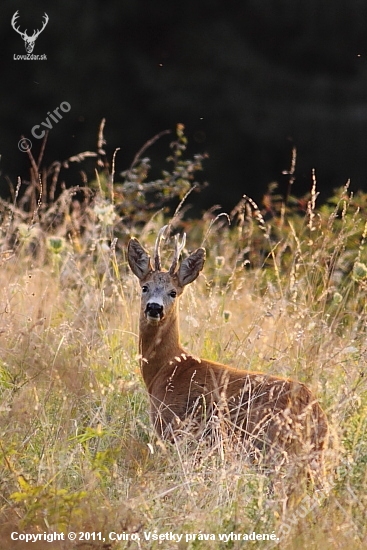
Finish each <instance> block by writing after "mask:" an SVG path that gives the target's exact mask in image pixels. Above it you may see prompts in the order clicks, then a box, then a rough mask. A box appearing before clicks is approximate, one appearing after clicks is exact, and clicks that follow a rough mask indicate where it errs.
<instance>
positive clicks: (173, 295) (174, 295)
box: [169, 290, 177, 298]
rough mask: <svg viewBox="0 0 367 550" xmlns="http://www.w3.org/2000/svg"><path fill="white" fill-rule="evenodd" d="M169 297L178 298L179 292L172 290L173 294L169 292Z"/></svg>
mask: <svg viewBox="0 0 367 550" xmlns="http://www.w3.org/2000/svg"><path fill="white" fill-rule="evenodd" d="M169 295H170V296H171V298H176V296H177V292H176V291H175V290H171V292H169Z"/></svg>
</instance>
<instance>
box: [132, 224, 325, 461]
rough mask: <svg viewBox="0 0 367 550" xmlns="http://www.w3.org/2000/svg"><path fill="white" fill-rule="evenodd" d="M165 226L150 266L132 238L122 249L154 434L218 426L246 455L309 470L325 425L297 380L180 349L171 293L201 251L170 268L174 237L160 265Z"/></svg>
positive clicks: (318, 457) (179, 288)
mask: <svg viewBox="0 0 367 550" xmlns="http://www.w3.org/2000/svg"><path fill="white" fill-rule="evenodd" d="M166 230H167V226H165V227H163V228H162V229H161V230H160V232H159V234H158V237H157V240H156V244H155V249H154V267H153V265H152V262H151V259H150V256H149V254H148V253H147V251H146V250H145V249H144V248H143V247H142V246H141V245H140V243H139V241H138V240H136V239H135V238H132V239H131V240H130V241H129V244H128V254H127V257H128V262H129V265H130V268H131V270H132V271H133V273H134V274H135V275H136V276H137V277H138V279H139V280H140V285H141V291H142V297H141V310H140V325H139V352H140V357H141V370H142V375H143V378H144V382H145V385H146V387H147V390H148V393H149V398H150V416H151V420H152V423H153V425H154V427H155V429H156V431H157V432H158V433H159V435H160V436H161V437H163V438H169V439H174V438H175V437H176V436H177V435H178V434H180V433H182V432H184V431H186V432H187V431H189V432H191V433H192V432H193V431H194V432H195V433H197V435H199V436H201V437H202V436H213V430H214V427H215V425H217V426H218V424H219V425H220V426H221V428H220V429H221V430H222V433H225V434H226V437H230V438H231V439H234V438H236V439H237V440H238V441H240V442H241V444H242V445H243V446H244V448H245V449H246V450H247V451H249V455H250V456H251V457H252V458H254V457H256V455H259V451H262V450H264V451H265V458H266V457H268V456H269V455H270V456H272V457H274V458H275V457H277V463H278V464H279V460H280V461H281V462H282V463H283V462H287V461H288V456H292V455H293V456H296V457H297V460H301V456H303V460H304V461H305V463H307V464H308V466H309V467H310V468H311V469H312V470H319V469H320V467H321V468H322V463H323V451H324V448H325V446H326V440H327V433H328V423H327V419H326V416H325V413H324V412H323V410H322V409H321V407H320V405H319V404H318V403H317V401H315V399H314V397H313V396H312V394H311V392H310V390H309V389H308V388H307V387H306V386H305V385H304V384H302V383H300V382H296V381H293V380H290V379H286V378H280V377H278V376H271V375H269V374H265V373H260V372H250V371H245V370H240V369H236V368H232V367H229V366H226V365H222V364H220V363H215V362H212V361H207V360H205V359H199V358H197V357H193V356H192V355H190V354H189V353H187V352H186V351H184V349H183V348H182V347H181V344H180V338H179V327H178V298H179V297H180V296H181V294H182V292H183V290H184V287H185V286H186V285H188V284H189V283H192V282H193V281H194V280H195V279H196V278H197V277H198V275H199V273H200V271H201V270H202V269H203V266H204V262H205V250H204V248H198V249H197V250H195V251H194V252H192V253H191V254H190V255H189V256H188V257H187V258H185V259H184V260H183V261H182V263H181V265H180V266H179V267H178V262H179V257H180V254H181V252H182V250H183V248H184V246H185V240H186V236H185V234H184V235H183V238H182V242H181V243H179V242H178V238H177V236H176V238H175V252H174V258H173V262H172V265H171V267H170V268H169V270H168V271H164V270H162V268H161V259H160V242H161V240H162V238H164V237H163V233H164V232H165V231H166ZM213 418H214V420H213ZM223 430H224V432H223ZM312 464H313V466H312Z"/></svg>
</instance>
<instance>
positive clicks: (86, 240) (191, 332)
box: [0, 135, 367, 550]
mask: <svg viewBox="0 0 367 550" xmlns="http://www.w3.org/2000/svg"><path fill="white" fill-rule="evenodd" d="M180 140H181V150H183V149H184V147H183V144H184V141H183V140H184V138H183V135H179V139H178V144H180ZM176 145H177V144H176ZM178 150H179V147H177V148H176V153H177V155H176V157H174V158H173V161H172V162H173V165H174V168H173V170H172V171H171V172H170V173H169V174H168V172H166V173H165V174H164V177H163V180H162V181H155V182H154V185H153V183H151V182H149V181H148V180H147V174H148V172H149V170H148V168H149V161H148V159H146V158H142V157H140V158H137V159H135V163H134V166H133V167H131V168H130V170H129V171H128V172H127V174H126V180H125V182H123V183H121V184H120V185H117V184H116V185H114V184H113V182H111V180H110V179H109V178H108V177H107V176H106V175H105V174H103V173H101V174H100V176H99V177H98V178H97V180H96V181H95V182H92V183H91V184H90V185H89V184H86V185H85V186H84V187H83V188H82V187H81V188H77V187H75V188H73V189H71V190H63V191H62V192H61V193H60V194H59V196H58V197H56V195H55V196H54V195H52V193H51V187H50V186H49V187H48V189H46V183H45V182H46V181H48V180H47V178H49V176H50V174H46V175H44V179H43V180H42V178H41V179H38V178H37V177H36V176H35V173H34V174H33V176H34V177H33V180H32V179H31V182H30V184H29V186H28V188H27V189H28V191H29V190H30V191H29V192H28V194H27V193H25V194H23V195H22V193H21V191H22V188H21V185H20V182H19V185H18V188H16V189H15V190H14V197H13V200H12V201H10V202H6V201H2V202H1V204H0V215H1V257H0V260H1V270H0V280H1V289H2V291H1V294H0V346H1V356H0V395H1V399H0V548H2V549H4V550H5V549H11V550H12V549H13V548H14V549H22V550H23V549H24V548H33V549H36V550H40V549H42V550H43V549H44V548H52V549H53V550H56V549H57V550H59V549H60V550H61V549H72V548H73V549H74V548H81V549H83V550H84V549H86V550H87V549H94V548H95V549H101V550H102V549H111V550H112V549H113V550H114V549H116V550H119V549H125V548H131V549H134V548H149V549H158V548H163V549H168V550H171V549H172V550H173V549H190V550H191V549H192V550H194V549H223V550H224V549H227V548H231V549H239V548H246V547H247V546H249V547H253V548H259V549H264V550H265V549H270V548H282V549H284V550H296V549H297V550H299V549H303V548H305V549H307V550H313V549H314V550H316V549H320V548H322V549H323V550H329V549H340V550H342V549H345V548H348V549H349V550H357V549H362V548H366V547H367V521H366V516H367V512H366V508H367V468H366V466H367V440H366V431H367V393H366V388H367V376H366V366H365V364H366V354H367V340H366V333H367V331H366V329H367V325H366V321H367V309H366V294H367V250H366V246H367V245H366V243H365V240H366V235H367V225H366V224H367V195H365V194H363V193H361V192H360V193H357V194H356V195H355V196H353V194H352V193H351V192H350V191H349V189H348V186H346V187H345V188H343V189H340V190H338V191H337V192H336V193H335V196H334V197H333V198H332V199H330V201H329V202H328V203H326V204H324V205H321V206H318V204H317V190H316V183H315V181H313V182H312V181H311V185H310V186H311V187H312V190H311V193H310V196H309V197H308V198H306V199H304V200H303V202H302V201H296V200H295V199H292V197H288V203H287V204H283V203H282V202H281V201H280V200H278V199H277V197H276V196H275V195H273V197H272V198H270V195H269V197H268V201H267V203H266V205H265V208H263V209H259V208H258V207H257V206H256V205H255V204H254V203H253V202H252V201H251V200H250V199H247V198H243V199H242V200H241V201H240V202H239V204H238V206H237V208H235V209H234V210H233V212H232V213H228V215H219V214H218V213H219V211H217V210H216V211H214V210H212V211H208V212H206V213H205V214H204V215H202V217H201V218H200V219H195V220H190V219H187V216H184V209H185V207H184V205H183V206H182V208H181V209H179V210H178V211H177V212H176V214H175V215H174V216H173V228H174V231H176V232H180V233H182V232H183V231H185V232H186V234H187V244H186V250H185V253H184V254H187V251H191V250H193V249H195V248H197V247H198V246H204V247H205V248H206V251H207V261H206V264H205V267H204V270H203V274H202V275H201V276H200V277H199V278H198V280H197V281H196V282H195V283H193V284H192V285H190V286H189V287H188V288H187V290H186V292H185V294H184V296H183V298H182V300H181V303H180V321H181V323H180V325H181V339H182V343H183V345H184V347H185V348H187V349H188V350H190V351H191V352H192V353H194V354H195V355H197V356H201V357H205V358H208V359H211V360H215V361H220V362H223V363H226V364H230V365H233V366H235V367H238V368H243V369H248V370H252V371H263V372H269V373H272V374H277V375H281V376H286V377H292V378H295V379H298V380H300V381H302V382H305V383H306V384H307V385H308V386H309V387H310V388H311V389H312V391H313V392H314V394H315V395H316V396H317V399H318V400H319V401H320V403H321V405H322V407H323V408H324V410H325V411H326V414H327V416H328V419H329V422H330V429H331V443H330V449H329V450H328V453H327V474H326V479H325V483H324V484H323V485H322V486H320V485H315V486H311V485H306V484H302V483H299V480H298V479H294V480H293V479H292V476H291V473H290V472H287V471H286V470H284V471H282V472H280V473H279V472H278V484H279V479H280V480H281V481H282V480H284V491H282V488H281V487H280V489H279V487H278V488H277V489H276V490H274V488H273V487H272V483H271V472H269V471H266V470H263V469H262V470H261V469H257V468H255V467H254V466H253V465H251V463H250V462H249V460H248V459H247V457H246V456H242V455H241V454H240V453H238V452H237V451H236V449H231V448H228V447H220V446H219V447H218V446H217V447H216V448H210V447H208V446H207V445H205V443H204V442H195V441H192V440H191V439H190V438H189V437H188V438H187V441H186V440H185V439H183V440H182V441H180V442H177V444H176V445H174V444H171V443H167V442H163V441H161V440H160V439H159V438H158V437H157V435H156V434H155V432H154V431H153V429H152V426H151V424H150V420H149V416H148V399H147V393H146V390H145V387H144V384H143V381H142V378H141V374H140V368H139V357H138V341H137V333H138V319H139V288H138V282H137V280H136V278H135V277H134V275H133V274H132V273H131V272H130V271H129V269H128V266H127V260H126V244H127V242H128V239H129V238H130V236H136V237H138V238H139V240H140V242H142V244H144V246H145V247H146V248H147V249H149V250H152V248H153V246H154V240H155V237H156V234H157V232H158V230H159V228H160V227H161V226H162V225H164V223H166V222H167V221H169V219H168V217H167V216H168V213H167V211H166V210H165V208H164V207H162V205H161V204H158V203H157V206H156V208H155V207H154V204H153V206H150V207H149V208H148V207H147V205H148V203H149V201H150V203H152V199H149V197H148V196H147V195H146V194H145V191H146V190H147V189H149V191H152V190H154V191H157V190H158V191H159V192H160V193H161V194H162V195H164V194H166V196H168V198H170V193H171V192H172V189H174V193H173V195H172V196H177V197H181V198H182V197H183V196H184V195H185V193H187V191H188V189H190V186H191V185H192V184H193V182H192V178H191V174H192V173H193V172H194V168H195V169H196V168H197V169H200V166H199V165H200V162H201V159H198V158H195V159H194V160H193V161H190V162H189V161H185V162H184V161H183V160H181V159H180V155H179V154H178ZM171 160H172V159H171ZM33 168H34V167H33ZM139 178H140V179H139ZM51 179H52V178H51ZM42 182H43V183H42ZM144 185H146V188H145V187H144ZM149 186H150V187H149ZM15 187H16V186H15ZM193 196H194V195H193V194H192V195H190V196H189V197H188V198H187V200H188V201H190V200H192V201H194V198H192V197H193ZM22 201H23V202H22ZM139 201H140V202H139ZM153 202H154V201H153ZM172 246H173V242H172V241H171V242H168V243H167V245H166V246H165V247H164V248H163V252H162V257H163V261H164V262H166V265H167V264H168V263H169V260H170V255H171V253H172ZM69 532H75V533H76V540H68V539H67V537H65V540H59V541H57V540H52V539H50V538H49V539H48V540H47V535H50V534H53V533H64V534H67V533H69ZM12 533H13V535H12ZM14 533H15V535H14ZM79 533H84V535H79ZM85 533H88V534H85ZM20 534H33V535H35V536H36V535H39V536H38V540H37V541H36V542H25V540H24V538H23V539H22V538H21V537H20V536H19V535H20ZM259 534H260V535H261V534H267V537H264V539H260V538H259V537H258V538H256V535H259ZM12 537H13V539H14V540H13V539H12ZM251 537H252V538H251ZM254 538H255V540H254ZM29 540H31V539H29Z"/></svg>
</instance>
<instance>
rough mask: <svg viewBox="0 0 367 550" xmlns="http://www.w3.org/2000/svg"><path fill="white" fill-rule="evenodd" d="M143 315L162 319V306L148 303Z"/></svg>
mask: <svg viewBox="0 0 367 550" xmlns="http://www.w3.org/2000/svg"><path fill="white" fill-rule="evenodd" d="M145 315H147V316H149V317H154V318H155V319H157V318H158V317H159V318H160V319H162V317H163V306H162V305H161V304H156V303H155V302H149V303H148V304H147V307H146V308H145Z"/></svg>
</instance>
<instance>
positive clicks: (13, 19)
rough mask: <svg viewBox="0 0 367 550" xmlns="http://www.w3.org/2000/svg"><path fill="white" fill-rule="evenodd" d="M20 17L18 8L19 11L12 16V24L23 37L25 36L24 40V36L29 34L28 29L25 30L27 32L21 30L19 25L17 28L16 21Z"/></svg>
mask: <svg viewBox="0 0 367 550" xmlns="http://www.w3.org/2000/svg"><path fill="white" fill-rule="evenodd" d="M18 17H19V10H17V11H16V12H15V13H14V15H13V17H12V18H11V26H12V27H13V29H14V30H15V31H16V32H17V33H18V34H20V36H21V37H22V38H23V40H24V37H25V36H27V34H26V33H27V29H26V30H25V32H21V31H20V30H19V27H18V28H17V27H16V26H15V23H16V20H17V19H18Z"/></svg>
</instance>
